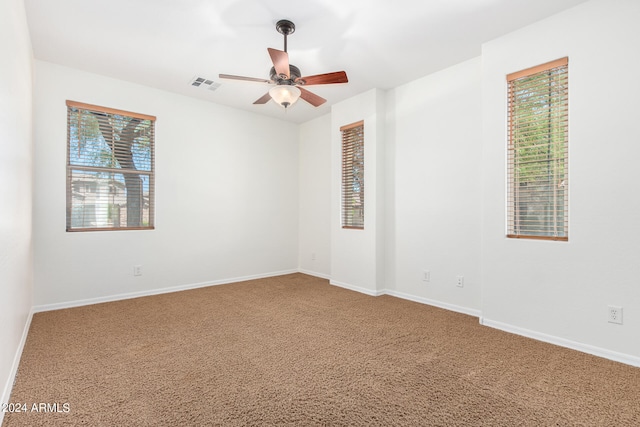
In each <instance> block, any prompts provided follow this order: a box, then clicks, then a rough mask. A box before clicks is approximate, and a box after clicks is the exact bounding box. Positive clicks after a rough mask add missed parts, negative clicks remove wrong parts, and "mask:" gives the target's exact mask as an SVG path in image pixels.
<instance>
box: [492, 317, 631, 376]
mask: <svg viewBox="0 0 640 427" xmlns="http://www.w3.org/2000/svg"><path fill="white" fill-rule="evenodd" d="M480 324H482V325H484V326H489V327H490V328H495V329H500V330H501V331H505V332H509V333H512V334H516V335H522V336H524V337H527V338H533V339H534V340H538V341H543V342H547V343H549V344H554V345H557V346H560V347H565V348H570V349H571V350H577V351H580V352H582V353H588V354H592V355H594V356H598V357H603V358H605V359H609V360H613V361H614V362H620V363H624V364H627V365H631V366H636V367H640V357H637V356H632V355H630V354H625V353H618V352H616V351H612V350H607V349H605V348H601V347H595V346H592V345H588V344H583V343H579V342H576V341H571V340H568V339H564V338H559V337H556V336H553V335H547V334H544V333H541V332H536V331H532V330H530V329H525V328H520V327H518V326H513V325H509V324H507V323H502V322H497V321H495V320H490V319H485V318H482V317H480Z"/></svg>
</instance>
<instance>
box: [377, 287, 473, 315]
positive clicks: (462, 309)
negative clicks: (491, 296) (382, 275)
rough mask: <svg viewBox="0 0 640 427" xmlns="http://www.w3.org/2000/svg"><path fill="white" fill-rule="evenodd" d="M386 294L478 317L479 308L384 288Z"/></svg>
mask: <svg viewBox="0 0 640 427" xmlns="http://www.w3.org/2000/svg"><path fill="white" fill-rule="evenodd" d="M384 293H385V294H386V295H390V296H392V297H397V298H402V299H406V300H409V301H413V302H419V303H421V304H426V305H431V306H434V307H438V308H444V309H445V310H449V311H455V312H457V313H462V314H468V315H469V316H474V317H480V314H481V312H480V310H474V309H472V308H468V307H463V306H461V305H455V304H449V303H446V302H441V301H437V300H433V299H429V298H423V297H418V296H415V295H410V294H405V293H403V292H398V291H394V290H392V289H386V290H385V291H384Z"/></svg>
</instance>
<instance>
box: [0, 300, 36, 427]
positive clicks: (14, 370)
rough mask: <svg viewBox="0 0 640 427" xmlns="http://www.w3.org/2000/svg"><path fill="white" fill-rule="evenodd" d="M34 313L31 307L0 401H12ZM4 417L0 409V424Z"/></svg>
mask: <svg viewBox="0 0 640 427" xmlns="http://www.w3.org/2000/svg"><path fill="white" fill-rule="evenodd" d="M33 313H34V311H33V309H31V311H30V312H29V315H28V317H27V321H26V323H25V325H24V329H23V330H22V337H21V338H20V343H19V344H18V348H17V349H16V354H15V356H14V357H13V364H12V365H11V371H9V378H7V383H6V384H5V385H4V389H3V391H2V399H1V400H0V403H9V402H11V400H10V399H11V392H12V391H13V385H14V383H15V381H16V375H18V367H19V366H20V359H21V358H22V350H24V345H25V343H26V342H27V335H29V328H30V327H31V319H33ZM3 419H4V411H1V410H0V425H2V421H3Z"/></svg>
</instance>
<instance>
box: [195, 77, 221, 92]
mask: <svg viewBox="0 0 640 427" xmlns="http://www.w3.org/2000/svg"><path fill="white" fill-rule="evenodd" d="M189 84H190V85H191V86H194V87H199V88H202V89H207V90H216V89H218V88H219V87H220V83H216V82H214V81H213V80H209V79H207V78H205V77H194V78H193V79H191V82H190V83H189Z"/></svg>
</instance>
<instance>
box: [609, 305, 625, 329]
mask: <svg viewBox="0 0 640 427" xmlns="http://www.w3.org/2000/svg"><path fill="white" fill-rule="evenodd" d="M607 315H608V321H609V323H617V324H618V325H622V307H619V306H617V305H610V306H608V307H607Z"/></svg>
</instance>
